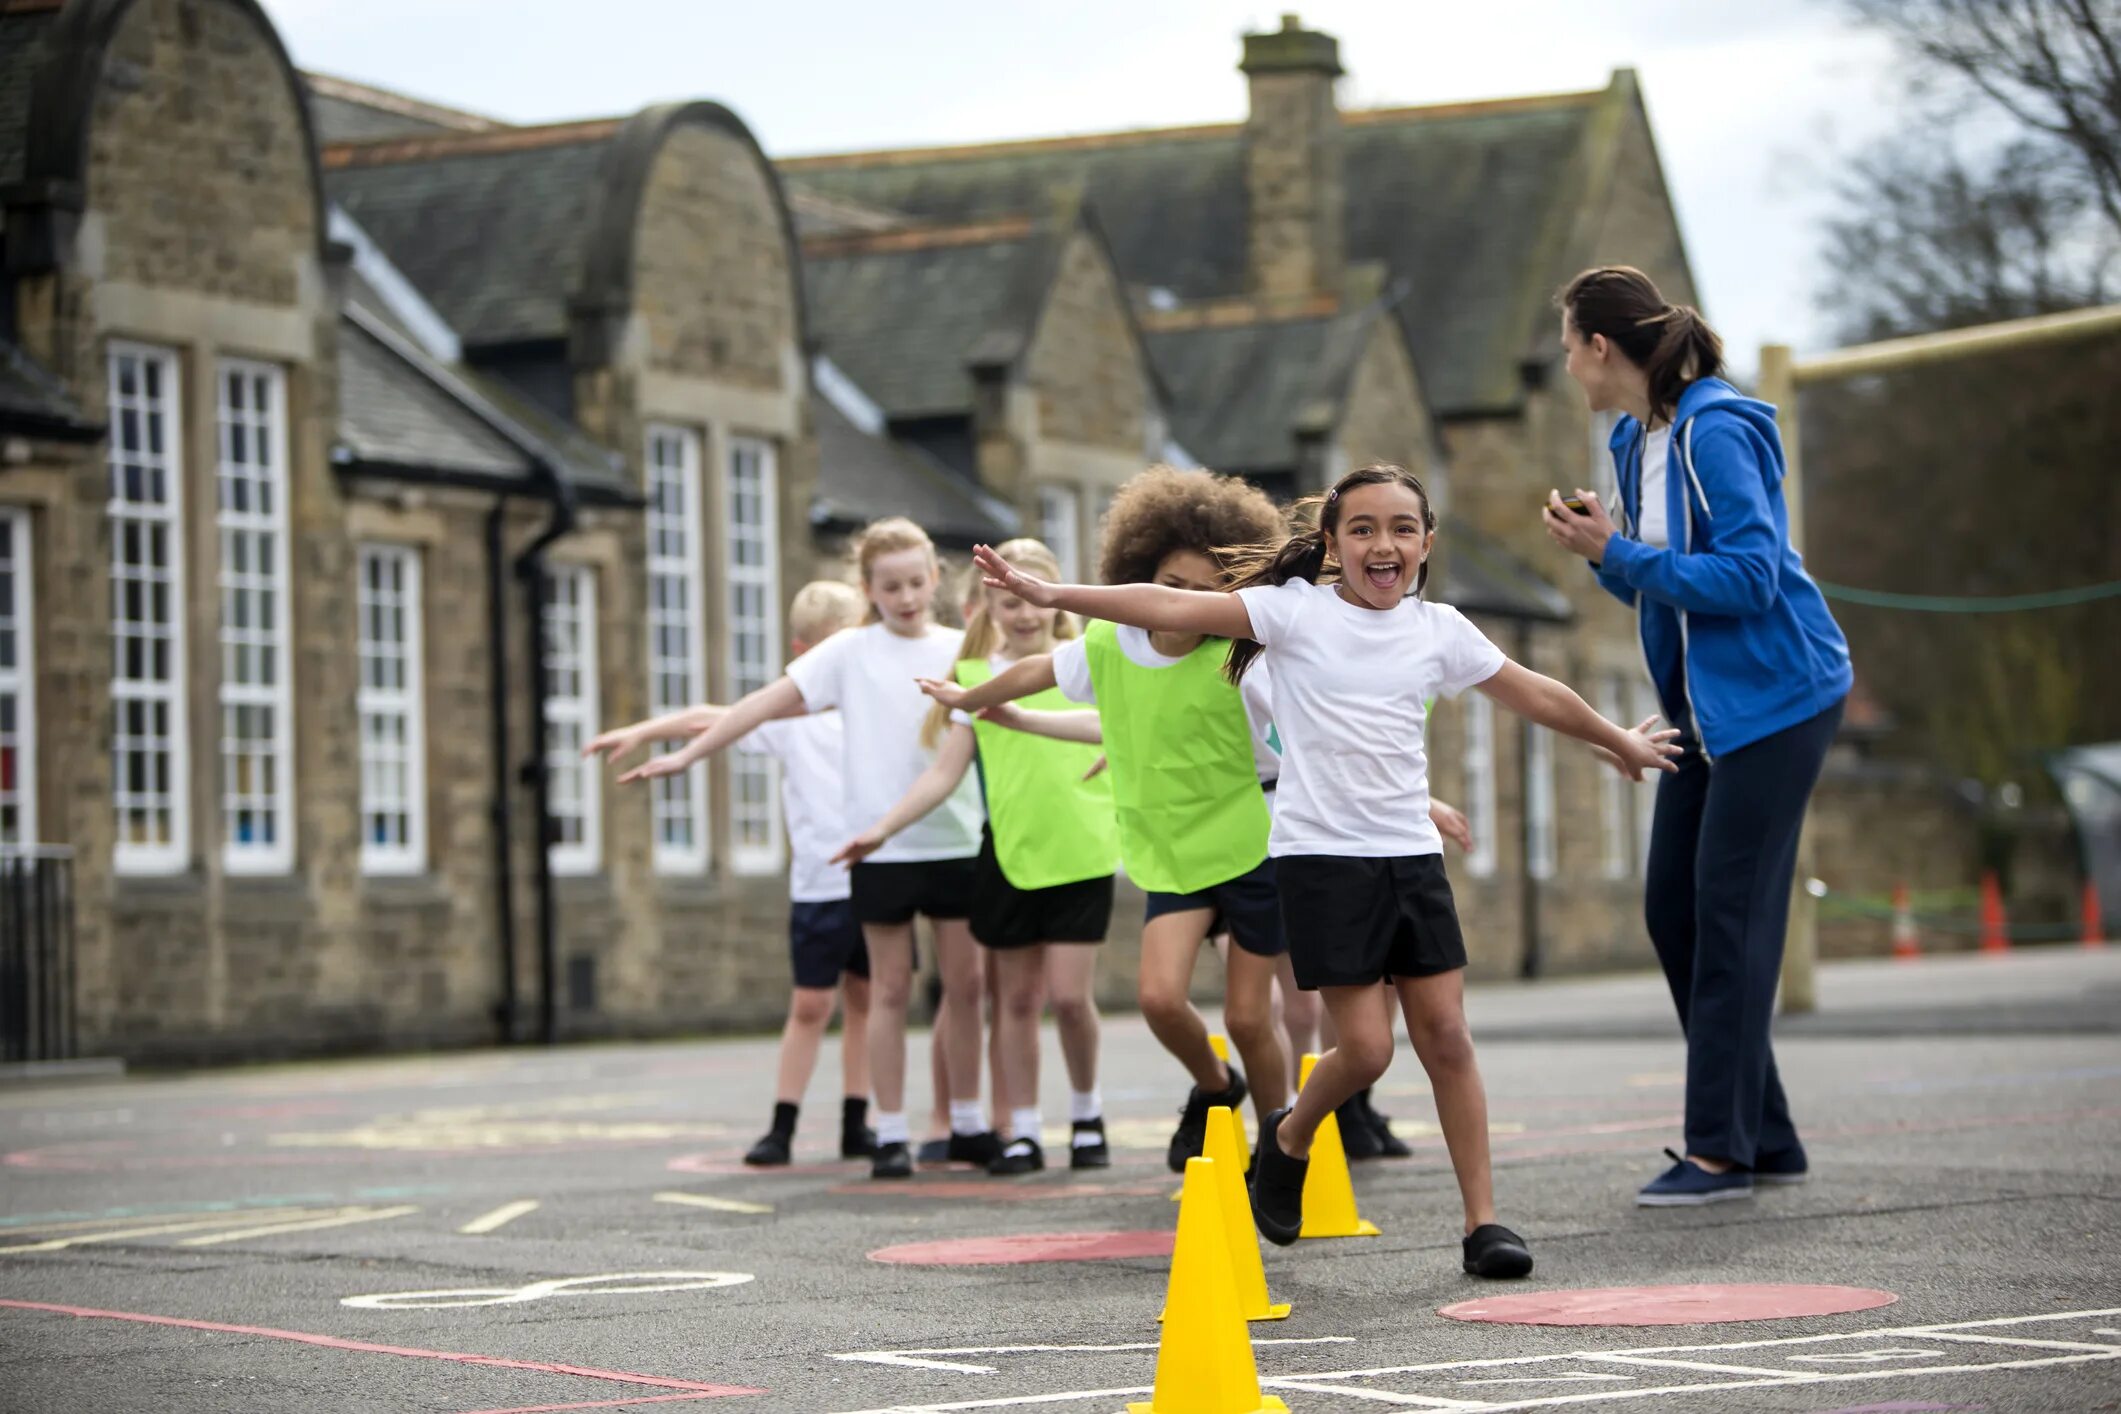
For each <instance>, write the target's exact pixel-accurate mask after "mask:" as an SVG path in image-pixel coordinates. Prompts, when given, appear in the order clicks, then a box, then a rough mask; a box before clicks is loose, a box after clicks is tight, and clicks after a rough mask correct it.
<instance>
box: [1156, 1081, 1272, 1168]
mask: <svg viewBox="0 0 2121 1414" xmlns="http://www.w3.org/2000/svg"><path fill="white" fill-rule="evenodd" d="M1229 1070H1230V1088H1229V1089H1227V1090H1225V1091H1223V1092H1222V1093H1220V1094H1217V1093H1216V1092H1215V1091H1213V1090H1203V1089H1201V1088H1200V1087H1199V1086H1198V1085H1196V1086H1194V1087H1193V1088H1192V1089H1191V1090H1189V1091H1188V1092H1187V1093H1186V1104H1185V1107H1184V1108H1183V1109H1181V1110H1180V1111H1179V1112H1178V1132H1177V1133H1175V1134H1173V1135H1172V1136H1171V1148H1170V1150H1169V1152H1168V1153H1166V1154H1165V1156H1164V1161H1165V1162H1166V1163H1168V1164H1170V1165H1171V1172H1173V1173H1184V1172H1185V1171H1186V1160H1188V1159H1197V1158H1199V1157H1200V1151H1201V1150H1202V1149H1204V1148H1206V1147H1207V1144H1208V1111H1209V1110H1212V1109H1214V1108H1215V1107H1216V1106H1217V1105H1228V1106H1229V1107H1230V1108H1231V1109H1233V1110H1234V1109H1236V1108H1237V1107H1238V1106H1239V1105H1242V1104H1243V1103H1244V1102H1245V1096H1246V1095H1249V1094H1250V1093H1252V1092H1251V1088H1250V1087H1249V1086H1247V1085H1246V1084H1245V1077H1244V1075H1243V1074H1242V1073H1241V1072H1239V1070H1238V1068H1237V1067H1236V1066H1234V1065H1233V1066H1231V1067H1229Z"/></svg>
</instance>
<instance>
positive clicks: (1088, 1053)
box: [1043, 943, 1099, 1095]
mask: <svg viewBox="0 0 2121 1414" xmlns="http://www.w3.org/2000/svg"><path fill="white" fill-rule="evenodd" d="M1043 951H1044V952H1045V954H1046V1002H1047V1004H1048V1005H1049V1006H1051V1007H1052V1008H1053V1024H1054V1029H1055V1030H1057V1031H1058V1032H1060V1048H1061V1059H1062V1060H1063V1061H1064V1062H1066V1063H1067V1066H1068V1086H1069V1088H1070V1089H1072V1090H1074V1091H1075V1092H1076V1093H1077V1094H1079V1095H1080V1094H1087V1093H1089V1092H1090V1091H1092V1090H1095V1089H1096V1088H1097V1043H1098V1030H1099V1026H1098V1018H1097V990H1096V983H1097V945H1096V944H1095V943H1048V944H1046V946H1045V948H1044V949H1043Z"/></svg>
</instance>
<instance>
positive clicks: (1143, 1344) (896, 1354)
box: [832, 1335, 1355, 1375]
mask: <svg viewBox="0 0 2121 1414" xmlns="http://www.w3.org/2000/svg"><path fill="white" fill-rule="evenodd" d="M1354 1340H1355V1337H1354V1336H1352V1335H1310V1336H1264V1337H1261V1338H1260V1339H1257V1340H1255V1341H1253V1342H1252V1344H1253V1345H1254V1346H1261V1345H1350V1344H1353V1343H1354ZM1156 1348H1157V1342H1156V1341H1153V1340H1134V1341H1128V1342H1126V1343H1124V1344H1120V1345H960V1346H952V1347H950V1348H948V1349H936V1350H856V1351H851V1352H849V1353H847V1354H845V1355H835V1356H833V1357H832V1358H833V1359H835V1360H860V1361H862V1362H864V1363H865V1364H870V1365H893V1366H896V1367H898V1368H899V1369H902V1370H949V1371H951V1372H953V1373H956V1374H963V1375H991V1374H994V1373H995V1367H994V1366H992V1365H966V1364H960V1363H958V1362H956V1361H951V1360H938V1359H934V1358H931V1357H934V1356H938V1355H1107V1354H1123V1353H1125V1352H1127V1351H1130V1350H1154V1349H1156Z"/></svg>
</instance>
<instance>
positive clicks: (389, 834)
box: [354, 545, 427, 874]
mask: <svg viewBox="0 0 2121 1414" xmlns="http://www.w3.org/2000/svg"><path fill="white" fill-rule="evenodd" d="M359 576H360V577H359V581H358V583H357V584H356V586H355V596H354V597H355V602H356V608H357V610H358V612H359V614H360V624H359V627H358V630H357V633H356V643H357V651H358V653H359V655H360V661H361V685H360V689H359V692H358V695H357V707H358V710H359V712H360V716H361V871H362V872H363V873H365V874H418V873H421V872H423V871H424V870H425V869H426V868H427V749H426V730H425V726H426V721H425V717H426V714H425V707H424V702H423V699H422V695H421V694H422V691H423V684H422V682H421V674H420V612H421V608H420V556H419V552H418V551H416V550H411V549H408V548H406V547H404V546H400V545H363V546H362V547H361V554H360V561H359Z"/></svg>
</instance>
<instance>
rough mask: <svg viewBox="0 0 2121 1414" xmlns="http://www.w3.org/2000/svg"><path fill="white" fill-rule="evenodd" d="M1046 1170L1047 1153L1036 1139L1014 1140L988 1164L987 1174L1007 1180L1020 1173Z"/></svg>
mask: <svg viewBox="0 0 2121 1414" xmlns="http://www.w3.org/2000/svg"><path fill="white" fill-rule="evenodd" d="M1045 1168H1046V1151H1045V1150H1043V1149H1041V1148H1039V1147H1038V1141H1037V1140H1036V1139H1012V1140H1010V1141H1009V1142H1008V1143H1006V1144H1004V1145H1002V1151H1001V1152H1000V1153H999V1154H996V1155H995V1156H994V1158H993V1159H992V1160H991V1161H990V1162H989V1163H988V1164H987V1172H989V1173H991V1174H993V1175H994V1176H995V1177H997V1178H1006V1177H1009V1176H1011V1175H1014V1174H1019V1173H1042V1172H1044V1171H1045Z"/></svg>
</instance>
